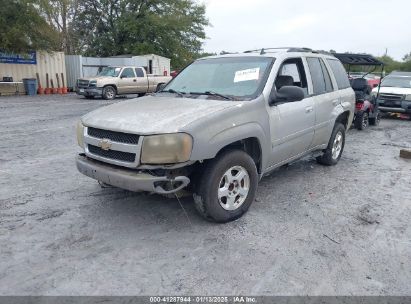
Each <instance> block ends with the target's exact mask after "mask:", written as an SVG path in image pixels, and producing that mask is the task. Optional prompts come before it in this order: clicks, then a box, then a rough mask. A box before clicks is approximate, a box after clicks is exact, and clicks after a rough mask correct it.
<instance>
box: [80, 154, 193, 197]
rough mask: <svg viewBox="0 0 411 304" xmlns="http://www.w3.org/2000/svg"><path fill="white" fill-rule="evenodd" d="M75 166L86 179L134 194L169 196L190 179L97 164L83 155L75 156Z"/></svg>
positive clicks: (184, 185)
mask: <svg viewBox="0 0 411 304" xmlns="http://www.w3.org/2000/svg"><path fill="white" fill-rule="evenodd" d="M76 165H77V169H78V170H79V171H80V172H81V173H82V174H84V175H86V176H88V177H91V178H93V179H95V180H98V181H102V182H104V183H106V184H109V185H112V186H115V187H118V188H122V189H126V190H129V191H135V192H137V191H148V192H155V193H159V194H169V193H175V192H177V191H179V190H181V189H183V188H185V187H186V186H187V185H188V184H189V183H190V179H189V178H188V177H186V176H177V177H175V178H169V177H167V176H154V175H151V174H148V173H143V172H140V171H136V170H133V169H126V168H121V167H118V166H113V165H109V164H106V163H103V162H99V161H96V160H93V159H90V158H88V157H86V156H85V155H84V154H80V155H78V156H77V158H76ZM170 189H171V190H170Z"/></svg>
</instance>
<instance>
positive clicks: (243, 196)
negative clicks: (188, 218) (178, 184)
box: [193, 150, 258, 223]
mask: <svg viewBox="0 0 411 304" xmlns="http://www.w3.org/2000/svg"><path fill="white" fill-rule="evenodd" d="M257 184H258V173H257V168H256V166H255V163H254V161H253V159H252V158H251V157H250V156H249V155H248V154H247V153H245V152H243V151H241V150H230V151H226V152H223V153H222V154H221V155H219V156H218V157H217V158H216V159H213V160H211V161H210V162H209V163H208V164H207V165H206V168H205V170H204V172H203V174H202V176H201V178H200V179H199V184H198V185H197V187H196V189H195V191H194V192H195V193H194V195H193V196H194V202H195V206H196V209H197V210H198V211H199V213H200V214H201V215H202V216H203V217H204V218H205V219H207V220H210V221H215V222H220V223H225V222H229V221H233V220H235V219H237V218H239V217H241V216H242V215H243V214H244V213H245V212H247V210H248V208H249V207H250V205H251V203H252V202H253V200H254V198H255V193H256V190H257Z"/></svg>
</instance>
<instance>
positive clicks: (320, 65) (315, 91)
mask: <svg viewBox="0 0 411 304" xmlns="http://www.w3.org/2000/svg"><path fill="white" fill-rule="evenodd" d="M306 60H307V64H308V68H309V70H310V78H311V83H312V93H311V95H312V96H313V98H314V109H315V134H314V140H313V142H312V145H311V146H312V147H317V146H320V145H323V144H326V143H328V140H329V138H330V136H331V132H332V129H333V125H334V119H335V117H333V113H334V108H335V107H337V106H338V105H339V104H340V98H339V94H338V91H337V90H336V88H335V84H333V81H332V78H331V76H330V75H331V74H330V71H329V69H328V68H327V66H326V63H325V62H324V60H323V59H322V58H320V57H307V58H306Z"/></svg>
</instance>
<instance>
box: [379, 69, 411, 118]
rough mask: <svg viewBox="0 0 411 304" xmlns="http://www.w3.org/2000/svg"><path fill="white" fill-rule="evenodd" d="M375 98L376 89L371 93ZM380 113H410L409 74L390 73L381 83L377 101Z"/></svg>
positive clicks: (410, 75) (410, 90) (410, 77)
mask: <svg viewBox="0 0 411 304" xmlns="http://www.w3.org/2000/svg"><path fill="white" fill-rule="evenodd" d="M371 94H372V95H373V96H377V94H378V87H377V88H374V89H373V90H372V92H371ZM377 102H378V105H379V109H380V111H381V112H393V113H407V114H410V113H411V72H392V73H391V74H389V75H387V76H386V77H385V78H384V79H383V80H382V82H381V85H380V91H379V94H378V99H377Z"/></svg>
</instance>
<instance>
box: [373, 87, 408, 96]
mask: <svg viewBox="0 0 411 304" xmlns="http://www.w3.org/2000/svg"><path fill="white" fill-rule="evenodd" d="M372 91H373V92H375V93H377V92H378V87H377V88H374V89H373V90H372ZM380 93H386V94H399V95H407V94H411V88H396V87H381V88H380Z"/></svg>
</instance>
